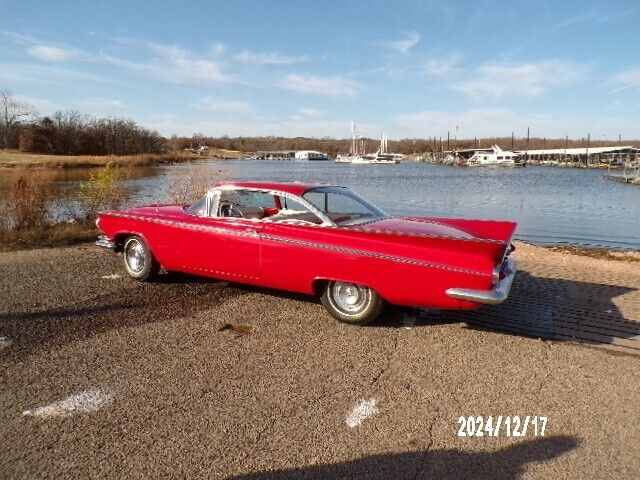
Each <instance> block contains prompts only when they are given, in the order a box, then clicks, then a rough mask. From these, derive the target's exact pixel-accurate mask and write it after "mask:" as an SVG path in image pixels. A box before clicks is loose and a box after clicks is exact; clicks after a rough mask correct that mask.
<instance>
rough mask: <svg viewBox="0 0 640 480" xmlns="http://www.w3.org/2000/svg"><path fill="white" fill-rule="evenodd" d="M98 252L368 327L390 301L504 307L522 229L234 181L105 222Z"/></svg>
mask: <svg viewBox="0 0 640 480" xmlns="http://www.w3.org/2000/svg"><path fill="white" fill-rule="evenodd" d="M96 224H97V225H98V227H99V228H100V230H102V232H104V235H102V236H100V238H99V239H98V241H97V242H96V244H97V245H98V246H100V247H104V248H107V249H110V250H113V251H116V252H122V253H123V259H124V267H125V269H126V270H127V273H128V274H129V275H130V276H132V277H133V278H135V279H138V280H149V279H151V278H152V277H153V276H154V275H155V274H157V273H158V271H159V269H160V267H161V266H162V267H164V269H166V270H167V271H174V272H185V273H190V274H195V275H202V276H207V277H212V278H217V279H224V280H229V281H233V282H241V283H248V284H253V285H260V286H263V287H270V288H277V289H282V290H289V291H292V292H301V293H306V294H316V295H320V296H321V298H322V304H323V305H324V306H325V308H326V309H327V310H328V311H329V312H330V313H331V314H332V315H333V316H334V317H335V318H337V319H338V320H341V321H344V322H348V323H353V324H365V323H369V322H371V321H373V320H374V319H375V318H376V317H377V316H378V315H379V314H380V312H381V311H382V309H383V307H384V305H385V303H390V304H395V305H406V306H415V307H429V308H438V309H473V308H477V307H478V306H480V305H481V304H484V303H490V304H496V303H500V302H502V301H504V300H505V299H506V298H507V295H508V294H509V288H510V287H511V283H512V281H513V278H514V275H515V270H516V269H515V263H514V262H513V261H512V260H510V259H508V256H509V254H510V253H511V251H512V250H513V248H514V247H513V246H512V245H511V239H512V236H513V233H514V231H515V228H516V224H515V223H514V222H503V221H492V220H463V219H451V218H429V217H406V216H402V217H398V216H390V215H388V214H386V213H385V212H383V211H382V210H380V209H379V208H377V207H376V206H374V205H372V204H371V203H369V202H367V201H366V200H364V199H362V198H361V197H360V196H358V195H357V194H356V193H354V192H353V191H351V190H349V189H348V188H345V187H339V186H334V185H325V184H308V183H268V182H231V183H224V184H219V185H217V186H215V187H214V188H212V189H211V191H209V193H207V194H206V195H205V196H204V197H202V198H201V199H200V200H198V201H197V202H195V203H193V204H192V205H188V206H183V205H151V206H147V207H140V208H131V209H128V210H123V211H107V212H102V213H100V214H99V217H98V220H97V222H96Z"/></svg>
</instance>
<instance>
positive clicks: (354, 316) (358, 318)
mask: <svg viewBox="0 0 640 480" xmlns="http://www.w3.org/2000/svg"><path fill="white" fill-rule="evenodd" d="M320 300H321V301H322V305H324V308H326V309H327V311H328V312H329V313H330V314H331V315H332V316H333V317H335V318H336V319H338V320H340V321H341V322H345V323H351V324H354V325H366V324H368V323H371V322H373V321H374V320H375V319H376V318H378V316H379V315H380V313H381V312H382V309H383V308H384V305H385V302H384V300H383V299H382V297H381V296H380V295H379V294H378V292H376V291H375V290H373V289H372V288H369V287H365V286H363V285H357V284H355V283H347V282H329V283H327V286H326V288H325V290H324V293H323V294H322V297H321V298H320Z"/></svg>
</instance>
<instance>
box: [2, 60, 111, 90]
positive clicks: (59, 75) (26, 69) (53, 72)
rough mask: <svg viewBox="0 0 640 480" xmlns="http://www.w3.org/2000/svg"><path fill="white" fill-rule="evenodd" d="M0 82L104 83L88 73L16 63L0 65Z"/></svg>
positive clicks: (49, 83)
mask: <svg viewBox="0 0 640 480" xmlns="http://www.w3.org/2000/svg"><path fill="white" fill-rule="evenodd" d="M0 80H2V81H5V82H15V83H41V84H47V85H51V84H66V83H69V82H105V81H107V80H106V79H104V78H102V77H99V76H97V75H93V74H90V73H84V72H79V71H77V70H70V69H66V68H58V67H49V66H42V65H28V64H17V63H0Z"/></svg>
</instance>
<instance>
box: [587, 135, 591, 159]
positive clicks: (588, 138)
mask: <svg viewBox="0 0 640 480" xmlns="http://www.w3.org/2000/svg"><path fill="white" fill-rule="evenodd" d="M589 142H591V134H590V133H588V134H587V152H586V153H587V167H589Z"/></svg>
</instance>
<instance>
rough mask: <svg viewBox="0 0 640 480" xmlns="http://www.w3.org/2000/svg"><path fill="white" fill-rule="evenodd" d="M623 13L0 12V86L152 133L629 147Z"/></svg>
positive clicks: (245, 6) (531, 6) (636, 66)
mask: <svg viewBox="0 0 640 480" xmlns="http://www.w3.org/2000/svg"><path fill="white" fill-rule="evenodd" d="M638 25H640V3H639V2H638V1H637V0H629V1H609V2H602V1H590V0H580V1H573V0H567V1H560V0H549V1H545V0H537V1H532V0H524V1H517V2H516V1H513V0H512V1H492V0H479V1H446V0H425V1H419V0H415V1H405V2H402V1H398V2H391V1H389V0H385V1H369V2H361V1H348V2H347V1H343V2H338V1H322V0H315V1H305V0H297V1H287V0H280V1H274V0H271V1H262V0H254V1H245V0H233V1H228V0H225V1H182V2H178V1H175V0H173V1H154V2H150V1H135V0H134V1H132V0H129V1H126V2H125V1H120V0H109V1H70V0H56V1H50V2H42V1H40V2H35V1H28V0H22V1H15V0H14V1H7V0H0V88H8V89H10V90H11V91H12V92H13V93H14V94H15V95H16V96H17V97H18V98H20V99H22V100H24V101H28V102H30V103H31V104H33V105H34V106H35V107H36V108H37V110H38V111H39V112H40V114H41V115H47V114H51V113H53V112H54V111H55V110H68V109H72V110H77V111H80V112H82V113H87V114H91V115H93V116H118V117H127V118H132V119H134V120H136V121H137V122H138V123H140V124H142V125H144V126H145V127H148V128H151V129H155V130H158V131H159V132H160V133H162V134H163V135H167V136H169V135H172V134H177V135H191V134H193V133H195V132H198V133H202V134H204V135H211V136H222V135H230V136H235V135H245V136H256V135H283V136H288V137H293V136H313V137H324V136H331V137H337V138H347V137H350V135H351V132H350V128H351V127H350V123H351V121H354V122H355V123H356V125H357V128H358V132H359V133H360V134H362V135H366V136H370V137H379V136H380V135H381V134H382V132H383V131H386V132H388V135H389V138H392V139H394V138H430V137H434V136H435V137H444V138H446V136H447V132H448V131H449V132H451V136H452V138H453V137H454V136H455V135H456V133H455V132H456V130H457V132H458V133H457V135H458V137H459V138H473V137H487V136H510V135H511V133H512V132H514V133H515V135H516V136H517V137H523V136H526V131H527V128H528V127H529V128H530V129H531V135H532V136H538V137H553V138H563V137H564V136H565V135H568V136H569V137H571V138H582V137H586V136H587V134H590V135H591V138H592V139H593V140H596V141H597V140H598V139H606V140H617V139H618V135H621V136H622V138H635V139H637V138H640V48H638V46H639V45H640V33H638V32H639V30H638Z"/></svg>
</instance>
